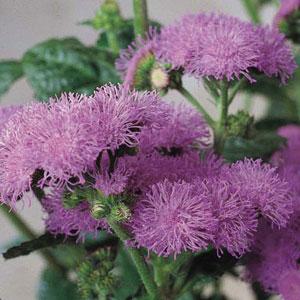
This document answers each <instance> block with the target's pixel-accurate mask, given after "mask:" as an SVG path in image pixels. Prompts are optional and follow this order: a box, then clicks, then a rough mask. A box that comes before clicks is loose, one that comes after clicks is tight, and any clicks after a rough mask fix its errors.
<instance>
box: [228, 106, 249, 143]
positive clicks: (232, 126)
mask: <svg viewBox="0 0 300 300" xmlns="http://www.w3.org/2000/svg"><path fill="white" fill-rule="evenodd" d="M253 123H254V118H253V117H252V116H250V115H249V114H248V113H247V112H244V111H239V112H238V113H237V114H235V115H230V116H229V117H228V121H227V127H226V128H227V135H228V136H234V137H237V136H239V137H244V138H248V137H249V136H250V135H251V133H252V130H253Z"/></svg>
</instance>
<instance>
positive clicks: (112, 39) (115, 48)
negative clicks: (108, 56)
mask: <svg viewBox="0 0 300 300" xmlns="http://www.w3.org/2000/svg"><path fill="white" fill-rule="evenodd" d="M107 40H108V45H109V48H110V49H111V50H112V52H113V53H114V54H118V53H119V52H120V46H119V41H118V38H117V35H116V33H115V32H113V31H107Z"/></svg>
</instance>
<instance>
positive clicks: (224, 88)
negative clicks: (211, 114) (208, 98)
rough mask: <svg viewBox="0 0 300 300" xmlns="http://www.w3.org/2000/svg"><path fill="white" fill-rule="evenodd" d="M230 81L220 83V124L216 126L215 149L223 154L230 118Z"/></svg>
mask: <svg viewBox="0 0 300 300" xmlns="http://www.w3.org/2000/svg"><path fill="white" fill-rule="evenodd" d="M228 87H229V85H228V81H226V79H224V80H222V81H221V82H220V93H221V94H220V102H219V103H218V111H219V118H218V124H217V126H216V130H215V134H216V143H215V147H216V150H217V152H219V153H221V152H222V149H223V143H224V134H225V129H226V124H227V117H228V107H229V101H228V100H229V98H228Z"/></svg>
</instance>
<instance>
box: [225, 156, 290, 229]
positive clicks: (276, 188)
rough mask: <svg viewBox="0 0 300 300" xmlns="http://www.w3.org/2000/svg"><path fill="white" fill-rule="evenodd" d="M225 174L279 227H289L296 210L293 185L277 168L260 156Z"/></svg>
mask: <svg viewBox="0 0 300 300" xmlns="http://www.w3.org/2000/svg"><path fill="white" fill-rule="evenodd" d="M224 176H225V178H227V180H228V181H229V182H230V183H231V184H232V185H233V186H235V187H236V188H239V189H240V193H242V194H243V195H244V197H246V199H249V198H250V201H251V203H252V205H253V207H254V208H255V209H257V210H258V212H259V213H260V214H261V215H262V216H263V217H265V218H266V219H268V220H269V221H270V222H272V223H273V224H274V225H276V226H278V227H281V226H283V227H284V226H286V224H287V222H288V219H289V217H290V215H291V214H292V212H293V207H292V205H293V198H292V197H291V193H290V187H289V184H288V183H287V182H286V181H285V180H284V179H281V178H280V176H279V175H278V173H277V169H276V168H274V167H272V166H271V165H269V164H264V163H262V161H261V160H259V159H258V160H252V159H245V160H244V161H239V162H237V163H235V164H233V165H232V166H231V167H230V168H229V169H228V170H227V171H226V170H225V172H224Z"/></svg>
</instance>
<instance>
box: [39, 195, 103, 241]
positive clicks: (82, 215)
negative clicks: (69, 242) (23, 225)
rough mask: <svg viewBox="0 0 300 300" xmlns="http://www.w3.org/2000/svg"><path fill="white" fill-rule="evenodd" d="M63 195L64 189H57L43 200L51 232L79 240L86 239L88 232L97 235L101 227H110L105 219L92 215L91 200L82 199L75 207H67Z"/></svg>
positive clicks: (48, 227) (46, 220)
mask: <svg viewBox="0 0 300 300" xmlns="http://www.w3.org/2000/svg"><path fill="white" fill-rule="evenodd" d="M62 197H63V194H62V191H60V190H55V191H53V192H52V193H51V194H50V195H48V196H46V197H45V198H44V199H43V200H42V205H43V208H44V210H45V212H46V213H47V217H46V219H45V223H46V227H47V230H48V231H49V232H51V233H52V234H54V235H57V234H64V235H66V236H76V237H77V239H78V241H84V238H85V236H86V234H88V233H92V234H95V235H96V234H97V232H98V231H99V230H100V229H107V228H108V225H107V223H106V222H105V221H104V220H103V219H100V220H96V219H94V218H93V217H92V216H91V213H90V204H89V202H87V201H82V202H80V203H79V204H78V205H77V206H76V207H75V208H65V207H64V206H63V203H62V202H63V200H62Z"/></svg>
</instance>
